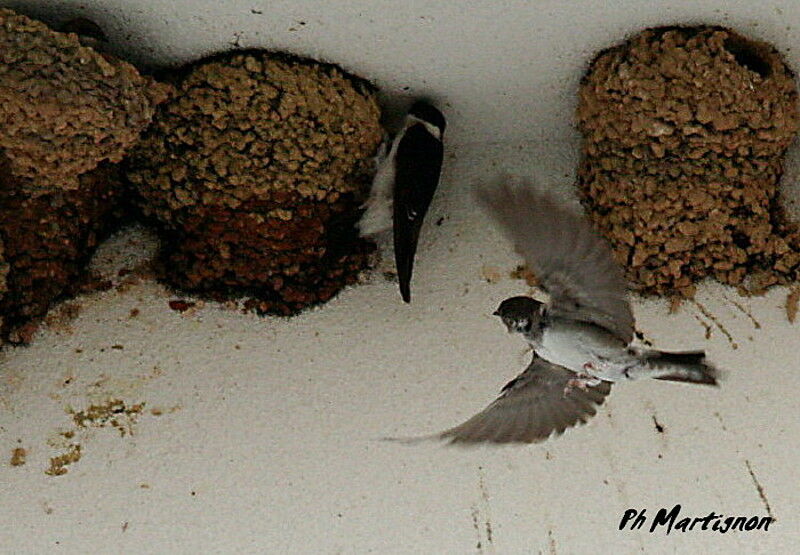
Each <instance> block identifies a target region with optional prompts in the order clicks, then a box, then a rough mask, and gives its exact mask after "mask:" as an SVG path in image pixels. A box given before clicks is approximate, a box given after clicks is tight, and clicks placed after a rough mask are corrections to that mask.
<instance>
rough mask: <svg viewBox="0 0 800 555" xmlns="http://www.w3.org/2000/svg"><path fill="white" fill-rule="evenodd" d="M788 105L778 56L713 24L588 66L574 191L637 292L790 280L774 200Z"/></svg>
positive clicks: (790, 127) (788, 228) (670, 32)
mask: <svg viewBox="0 0 800 555" xmlns="http://www.w3.org/2000/svg"><path fill="white" fill-rule="evenodd" d="M797 98H798V97H797V90H796V88H795V83H794V79H793V74H792V72H791V71H790V70H789V69H788V68H787V67H786V65H785V64H784V63H783V61H782V59H781V57H780V55H779V54H778V53H777V51H776V50H775V49H774V48H772V47H771V46H769V45H767V44H764V43H761V42H756V41H753V40H750V39H748V38H745V37H743V36H741V35H739V34H737V33H735V32H733V31H731V30H728V29H723V28H719V27H705V26H702V27H686V28H681V27H677V28H676V27H671V28H658V29H651V30H647V31H644V32H642V33H641V34H638V35H636V36H634V37H633V38H631V39H629V40H628V41H626V42H625V43H624V44H622V45H620V46H616V47H614V48H611V49H609V50H606V51H604V52H601V53H600V54H599V55H598V56H597V57H596V58H595V60H594V61H593V62H592V64H591V66H590V68H589V70H588V72H587V74H586V76H585V77H584V79H583V81H582V83H581V87H580V97H579V105H578V110H577V119H578V125H579V128H580V131H581V133H582V134H583V159H582V162H581V166H580V168H579V187H580V193H581V197H582V201H583V203H584V205H585V206H586V208H587V210H588V212H589V214H590V216H591V218H592V219H593V220H594V222H595V223H596V225H597V226H598V228H599V229H600V231H601V232H602V233H603V234H604V235H605V236H606V237H607V238H608V239H609V240H610V242H611V244H612V246H613V248H614V251H615V255H616V257H617V258H618V260H619V261H620V262H621V263H622V264H623V265H624V266H625V267H626V269H627V276H628V278H629V280H630V281H631V283H632V285H633V286H634V287H636V288H637V289H639V290H641V291H642V292H644V293H655V294H668V295H672V294H681V295H684V296H691V295H693V294H694V283H695V282H697V281H699V280H701V279H703V278H705V277H708V276H712V277H714V278H716V279H718V280H719V281H721V282H723V283H726V284H731V285H736V286H740V287H742V288H745V289H748V290H751V291H753V290H761V289H763V288H764V287H766V286H769V285H772V284H774V283H786V282H788V281H793V280H796V279H797V274H798V264H800V252H798V251H799V249H798V247H800V235H798V233H797V231H796V229H795V228H794V226H792V225H790V224H789V223H788V222H787V220H786V218H785V217H784V214H783V211H782V210H781V204H780V199H779V191H778V182H779V180H780V177H781V174H782V172H783V156H784V153H785V152H786V149H787V147H788V146H789V144H790V143H791V142H792V140H793V139H794V137H795V134H796V133H797V129H798V122H799V121H800V120H799V118H798V106H797Z"/></svg>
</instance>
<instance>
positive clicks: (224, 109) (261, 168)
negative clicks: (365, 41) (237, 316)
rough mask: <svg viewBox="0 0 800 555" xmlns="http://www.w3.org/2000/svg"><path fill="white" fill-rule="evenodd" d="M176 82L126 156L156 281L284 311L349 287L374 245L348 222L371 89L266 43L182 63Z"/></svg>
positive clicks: (367, 176) (372, 110) (371, 125)
mask: <svg viewBox="0 0 800 555" xmlns="http://www.w3.org/2000/svg"><path fill="white" fill-rule="evenodd" d="M177 89H178V92H177V94H176V95H175V96H174V97H173V98H172V99H171V101H169V102H168V103H166V104H165V105H163V106H162V107H161V109H160V110H159V112H158V114H157V115H156V118H155V122H154V124H153V125H152V126H151V127H150V129H149V130H148V131H147V133H146V134H145V137H144V139H143V141H142V142H141V143H140V144H139V146H138V147H137V148H136V149H135V150H134V151H133V153H132V155H131V158H130V160H129V162H128V178H129V180H130V181H131V183H132V184H133V187H134V188H135V190H136V192H137V196H138V200H137V202H138V205H139V206H140V208H141V210H142V212H143V213H144V215H145V216H146V217H149V218H151V219H153V220H155V221H156V222H157V225H158V227H159V228H160V230H161V232H162V238H163V244H164V248H163V251H162V259H163V262H164V264H163V272H164V277H165V278H166V280H167V281H168V282H169V283H170V284H172V285H174V286H176V287H178V288H180V289H184V290H189V291H194V292H200V293H206V294H208V295H210V296H212V297H215V298H221V297H224V296H229V295H241V294H243V293H244V294H251V295H253V296H254V297H255V300H253V301H251V303H250V306H252V307H254V308H256V309H257V310H258V311H260V312H265V313H275V314H283V315H288V314H292V313H295V312H297V311H299V310H301V309H302V308H304V307H307V306H309V305H311V304H315V303H318V302H322V301H326V300H328V299H329V298H331V297H332V296H333V295H334V294H335V293H336V292H337V291H338V290H339V289H340V288H341V287H343V286H344V285H346V284H349V283H353V282H354V281H355V280H356V278H357V274H358V273H359V271H360V270H361V269H363V268H364V267H365V266H366V265H367V263H368V259H369V256H368V255H369V253H370V252H371V251H372V250H373V249H374V245H372V244H371V243H367V242H365V241H362V240H360V239H359V238H358V236H357V232H356V231H355V229H354V223H355V221H356V219H357V217H358V215H359V213H358V212H359V211H358V205H359V202H360V199H361V197H362V195H363V193H364V189H366V188H367V186H368V184H369V182H370V180H371V177H372V174H373V172H374V170H373V163H372V156H373V155H374V153H375V151H376V149H377V147H378V145H379V143H380V141H381V138H382V129H381V126H380V123H379V118H380V110H379V108H378V104H377V101H376V97H375V94H374V92H373V89H372V88H371V87H370V86H369V85H368V84H367V83H365V82H364V81H361V80H359V79H357V78H354V77H352V76H349V75H347V74H346V73H344V72H343V71H342V70H341V69H339V68H337V67H336V66H332V65H327V64H322V63H318V62H315V61H311V60H304V59H298V58H294V57H289V56H285V55H281V54H276V53H269V52H264V51H241V52H233V53H228V54H225V55H221V56H216V57H213V58H210V59H207V60H204V61H201V62H199V63H197V64H194V65H192V66H191V67H189V68H187V69H186V70H184V72H183V76H182V77H181V78H180V79H179V81H178V83H177Z"/></svg>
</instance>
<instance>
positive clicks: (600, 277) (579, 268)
mask: <svg viewBox="0 0 800 555" xmlns="http://www.w3.org/2000/svg"><path fill="white" fill-rule="evenodd" d="M478 198H479V200H480V202H481V203H482V204H483V205H484V207H485V208H487V209H488V211H489V213H490V215H491V216H492V218H493V219H494V220H495V221H496V222H497V223H498V224H499V226H500V228H501V229H502V231H503V232H504V233H505V235H506V236H507V237H508V238H509V239H510V240H511V241H512V242H513V243H514V245H515V247H516V250H517V251H518V252H519V253H520V254H521V255H523V256H524V257H525V261H526V263H527V264H528V267H529V268H530V269H531V270H532V271H533V272H534V274H535V275H536V277H537V278H538V280H539V282H540V284H541V288H542V289H543V290H544V291H545V292H546V293H547V294H548V295H549V301H548V302H540V301H538V300H535V299H533V298H531V297H525V296H518V297H511V298H508V299H506V300H504V301H503V302H502V303H501V304H500V306H499V307H498V309H497V310H496V311H495V312H494V315H496V316H499V317H500V318H501V319H502V321H503V323H504V324H505V326H506V328H507V329H508V331H509V333H518V334H520V335H522V336H523V337H524V339H525V341H526V342H527V343H528V344H529V345H530V347H531V348H532V349H533V360H532V361H531V363H530V365H529V366H528V368H526V369H525V371H523V372H522V373H521V374H520V375H519V376H517V377H516V378H514V379H513V380H512V381H510V382H509V383H508V384H507V385H506V386H505V387H504V388H503V390H502V392H501V394H500V396H499V397H498V398H497V399H496V400H495V401H494V402H493V403H491V404H490V405H489V406H488V407H486V409H484V410H483V411H482V412H480V413H478V414H477V415H475V416H473V417H472V418H470V419H469V420H467V421H466V422H464V423H463V424H461V425H459V426H456V427H454V428H451V429H449V430H446V431H444V432H441V433H438V434H434V435H432V436H425V437H422V438H412V439H407V440H401V441H405V442H416V441H419V440H426V439H440V440H447V441H449V442H450V443H460V444H473V443H533V442H539V441H543V440H545V439H547V438H548V437H550V436H551V435H553V434H556V435H558V434H561V433H563V432H564V430H566V429H567V428H569V427H572V426H574V425H576V424H580V423H584V422H586V421H587V420H588V419H589V418H591V417H592V416H594V414H595V413H596V409H595V406H597V405H601V404H602V403H603V401H604V400H605V397H606V396H607V395H608V394H609V393H610V391H611V384H612V383H614V382H624V381H629V380H636V379H641V378H655V379H659V380H671V381H680V382H690V383H696V384H707V385H716V384H717V380H716V375H717V371H716V369H715V368H714V367H713V366H712V365H710V364H708V363H707V362H706V361H705V353H704V352H703V351H688V352H678V353H669V352H663V351H657V350H649V349H641V348H638V347H634V346H632V345H631V342H632V341H633V337H634V318H633V313H632V311H631V307H630V303H629V302H628V298H627V292H626V283H625V280H624V277H623V274H622V271H621V269H620V268H619V266H617V264H616V263H615V262H614V259H613V257H612V255H611V250H610V248H609V246H608V244H607V243H606V242H605V241H604V240H603V239H602V238H601V237H600V236H599V235H598V234H597V233H596V232H595V231H594V230H593V229H592V227H591V226H590V224H589V222H588V221H587V220H586V219H584V218H583V217H581V216H579V215H577V214H575V213H574V212H573V211H571V210H569V209H567V208H566V207H564V206H563V205H561V204H560V203H559V202H558V201H556V200H555V198H554V197H552V196H551V195H548V194H545V193H543V192H540V191H537V190H535V189H533V188H532V187H525V188H523V187H519V186H517V187H512V186H509V185H507V184H501V185H496V186H493V187H489V188H486V189H482V190H479V191H478Z"/></svg>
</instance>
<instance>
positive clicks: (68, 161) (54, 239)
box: [0, 9, 168, 342]
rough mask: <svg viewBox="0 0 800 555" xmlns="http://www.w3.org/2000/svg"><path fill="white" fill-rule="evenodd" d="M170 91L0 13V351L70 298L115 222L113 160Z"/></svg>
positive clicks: (68, 38)
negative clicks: (5, 342)
mask: <svg viewBox="0 0 800 555" xmlns="http://www.w3.org/2000/svg"><path fill="white" fill-rule="evenodd" d="M167 90H168V86H166V85H159V84H156V83H155V82H154V81H152V80H151V79H148V78H145V77H142V76H140V75H139V74H138V73H137V71H136V70H135V69H134V68H133V66H131V65H129V64H127V63H125V62H123V61H120V60H116V59H114V58H112V57H110V56H108V57H104V56H101V55H100V54H98V53H96V52H95V51H94V50H92V49H91V48H86V47H84V46H81V45H80V43H79V42H78V39H77V37H76V36H75V35H74V34H64V33H58V32H55V31H52V30H50V29H49V28H48V27H47V26H45V25H44V24H43V23H39V22H37V21H33V20H31V19H29V18H27V17H24V16H21V15H16V14H15V13H14V12H11V11H10V10H4V9H0V120H2V121H3V126H2V128H0V342H2V341H3V340H7V339H11V340H12V341H16V342H26V340H27V339H29V338H30V334H27V333H19V330H20V329H21V328H22V327H25V326H27V325H28V324H30V323H31V322H32V319H35V318H37V317H39V316H42V315H44V313H45V312H46V310H47V308H48V306H49V305H50V303H51V302H52V301H53V300H54V299H56V298H58V297H61V296H64V295H67V294H70V293H71V292H73V291H74V290H75V288H76V287H77V286H78V285H77V280H78V278H79V276H80V275H81V273H82V272H83V270H84V267H85V265H86V263H87V262H88V260H89V257H90V256H91V254H92V252H93V250H94V247H95V246H96V245H97V243H98V241H99V239H100V237H101V236H102V235H104V234H105V233H106V232H107V231H108V230H109V227H110V225H111V224H112V222H113V221H114V219H115V206H116V205H117V202H118V199H119V198H120V196H121V191H122V181H121V178H120V175H119V170H118V169H117V168H116V167H115V166H114V165H113V164H112V163H111V162H113V161H118V160H119V159H120V158H121V157H122V154H123V152H124V150H125V149H126V148H127V147H128V146H129V145H130V144H131V143H133V142H134V141H135V140H136V138H137V137H138V135H139V134H140V132H141V130H142V129H143V128H144V127H145V126H146V125H147V124H148V122H149V121H150V119H151V117H152V114H153V113H154V111H155V104H156V103H157V102H159V101H161V100H164V99H165V98H166V92H167Z"/></svg>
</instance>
